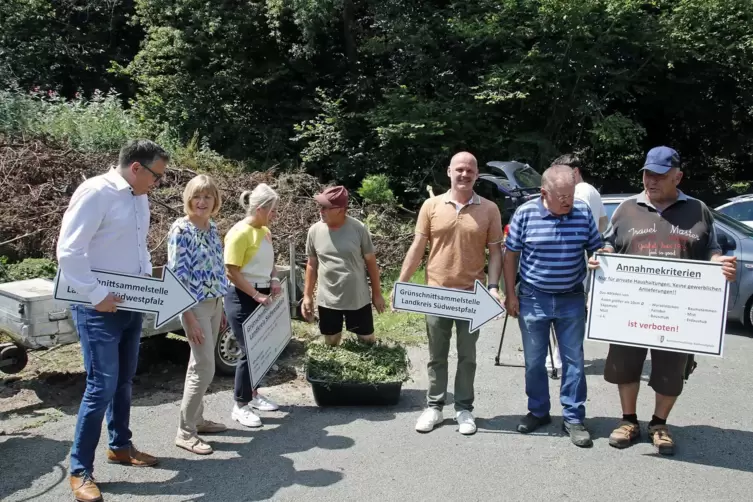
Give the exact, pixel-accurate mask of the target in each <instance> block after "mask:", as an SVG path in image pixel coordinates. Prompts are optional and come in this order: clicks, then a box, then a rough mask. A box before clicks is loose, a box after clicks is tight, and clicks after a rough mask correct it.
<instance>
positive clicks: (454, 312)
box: [392, 280, 505, 333]
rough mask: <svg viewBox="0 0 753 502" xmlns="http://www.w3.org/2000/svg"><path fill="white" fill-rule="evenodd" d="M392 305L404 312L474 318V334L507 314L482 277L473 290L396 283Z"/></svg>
mask: <svg viewBox="0 0 753 502" xmlns="http://www.w3.org/2000/svg"><path fill="white" fill-rule="evenodd" d="M392 307H393V308H394V309H395V310H401V311H403V312H413V313H416V314H429V315H435V316H440V317H449V318H452V319H460V320H461V321H471V326H470V332H471V333H473V332H474V331H476V330H478V329H480V328H481V326H483V325H484V324H486V323H487V322H489V321H491V320H492V319H494V318H495V317H497V316H499V315H501V314H504V313H505V309H504V308H503V307H502V305H500V304H499V302H498V301H497V299H496V298H494V297H493V296H492V295H491V293H489V291H488V290H487V289H486V287H484V285H483V284H481V281H479V280H476V283H475V284H474V287H473V291H463V290H461V289H453V288H441V287H438V286H425V285H423V284H414V283H412V282H396V283H395V292H394V294H393V296H392Z"/></svg>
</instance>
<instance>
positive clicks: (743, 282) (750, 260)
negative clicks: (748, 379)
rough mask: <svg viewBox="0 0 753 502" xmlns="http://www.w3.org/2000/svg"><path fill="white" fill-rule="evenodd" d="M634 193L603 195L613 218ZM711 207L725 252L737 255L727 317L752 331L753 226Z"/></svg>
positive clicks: (610, 216)
mask: <svg viewBox="0 0 753 502" xmlns="http://www.w3.org/2000/svg"><path fill="white" fill-rule="evenodd" d="M633 195H634V194H608V195H602V196H601V200H602V201H603V202H604V209H605V210H606V212H607V217H608V218H609V220H610V221H611V219H612V214H613V213H614V211H615V209H617V206H619V205H620V203H621V202H622V201H623V200H625V199H627V198H629V197H632V196H633ZM709 209H710V210H711V212H712V213H713V215H714V226H715V227H716V233H717V239H718V241H719V245H720V246H721V247H722V251H723V252H724V254H725V255H728V256H736V257H737V280H736V281H735V282H732V283H730V288H729V304H728V307H727V320H731V321H736V322H740V323H742V324H743V325H744V326H745V327H746V328H747V329H748V330H750V331H752V332H753V228H751V227H749V226H747V225H745V224H743V223H741V222H739V221H737V220H736V219H733V218H730V217H729V216H727V215H726V214H723V213H721V212H719V211H717V210H716V209H713V208H709Z"/></svg>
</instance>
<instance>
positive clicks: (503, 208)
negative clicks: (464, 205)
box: [474, 160, 541, 225]
mask: <svg viewBox="0 0 753 502" xmlns="http://www.w3.org/2000/svg"><path fill="white" fill-rule="evenodd" d="M474 190H475V191H476V193H477V194H479V195H480V196H482V197H484V198H486V199H489V200H491V201H492V202H494V203H496V204H497V206H499V210H500V212H501V213H502V224H503V225H506V224H507V223H508V222H509V221H510V218H512V215H513V213H514V212H515V209H517V207H518V206H520V205H521V204H523V203H524V202H526V201H528V200H530V199H533V198H536V197H538V196H539V195H540V194H541V175H540V174H539V173H538V172H537V171H536V170H535V169H533V168H532V167H531V166H529V165H528V164H523V163H522V162H516V161H505V162H502V161H496V160H493V161H491V162H487V163H486V167H485V168H482V169H481V172H480V173H479V178H478V180H477V181H476V186H475V187H474Z"/></svg>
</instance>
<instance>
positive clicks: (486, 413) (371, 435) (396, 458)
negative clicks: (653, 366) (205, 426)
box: [0, 322, 753, 502]
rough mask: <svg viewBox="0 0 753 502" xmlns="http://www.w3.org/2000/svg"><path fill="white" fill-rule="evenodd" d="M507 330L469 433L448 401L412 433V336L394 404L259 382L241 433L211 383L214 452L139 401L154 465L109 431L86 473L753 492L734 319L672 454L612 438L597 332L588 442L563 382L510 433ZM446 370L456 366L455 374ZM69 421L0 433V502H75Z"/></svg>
mask: <svg viewBox="0 0 753 502" xmlns="http://www.w3.org/2000/svg"><path fill="white" fill-rule="evenodd" d="M510 326H512V327H510ZM500 331H501V322H495V323H494V324H492V325H490V326H488V327H485V328H484V330H483V333H482V336H481V339H480V341H479V345H478V354H479V357H478V362H479V367H478V373H477V378H476V382H477V385H476V389H477V394H476V411H475V414H476V416H477V423H478V429H479V430H478V433H477V434H476V435H474V436H471V437H465V436H461V435H460V434H459V433H458V432H457V429H456V425H455V423H454V422H453V421H452V420H450V417H451V413H452V410H451V409H447V411H446V412H445V417H446V421H445V423H444V425H443V426H442V427H440V428H438V429H435V430H434V431H433V432H431V433H429V434H419V433H417V432H415V430H414V424H415V420H416V418H417V417H418V415H419V414H420V412H421V410H422V408H423V403H424V395H425V389H426V376H425V373H426V372H425V363H426V350H425V348H416V349H412V350H411V357H412V361H413V365H414V373H415V381H413V382H409V383H408V384H407V385H406V386H405V387H404V388H403V395H402V399H401V403H400V404H399V405H398V406H396V407H394V408H370V409H365V408H358V409H322V408H319V407H317V406H316V405H315V403H314V402H313V398H312V396H311V392H310V390H309V389H304V390H303V391H292V392H291V391H289V390H285V389H284V387H283V386H281V387H274V388H271V389H269V391H268V392H267V393H268V394H269V395H270V396H271V397H273V398H278V399H280V401H281V404H283V405H284V407H283V408H282V410H281V411H280V412H276V413H263V414H262V416H263V419H264V422H265V426H264V428H263V429H256V430H249V429H244V428H243V427H242V426H240V425H239V424H237V423H235V422H231V421H230V420H229V414H230V409H231V406H232V394H231V392H230V391H222V392H218V393H215V394H212V395H211V396H209V397H208V398H207V409H208V410H209V411H208V418H210V419H213V420H218V421H219V420H222V421H225V423H227V424H229V425H230V426H231V430H229V431H228V432H227V433H224V434H221V435H217V436H213V437H211V439H213V445H214V448H215V450H216V451H215V453H214V454H213V455H211V456H209V457H200V456H196V455H192V454H189V453H188V452H185V451H184V450H181V449H178V448H176V447H175V446H174V445H173V438H174V434H175V426H176V422H177V413H178V406H179V403H178V402H168V403H165V404H161V405H157V406H148V407H147V406H138V405H136V406H134V408H133V411H132V421H131V423H132V429H133V431H134V440H135V442H136V444H137V446H139V447H141V448H143V449H145V450H146V451H149V452H150V453H153V454H155V455H158V456H159V457H160V458H161V464H160V465H159V466H158V467H156V468H147V469H135V468H127V467H121V466H113V465H109V464H106V463H105V462H104V461H103V457H104V455H103V451H104V450H103V448H104V445H105V444H106V439H105V435H104V431H103V436H102V440H101V442H100V452H99V453H98V457H97V463H96V467H95V469H96V471H95V476H96V477H97V479H98V481H99V482H100V486H101V488H102V489H103V491H104V493H105V500H107V501H137V500H138V501H146V500H150V501H152V500H159V501H171V502H172V501H187V500H193V501H199V500H201V501H257V500H305V501H307V502H313V501H318V500H338V501H339V500H358V501H359V502H370V501H383V500H398V499H404V500H416V501H419V500H420V501H423V500H433V499H442V500H465V501H476V500H479V501H480V500H525V501H529V500H543V501H550V500H552V501H555V500H556V501H561V500H578V501H591V500H593V501H605V500H609V501H622V500H625V501H636V500H659V501H662V502H667V501H683V502H687V501H695V500H698V501H708V500H714V501H721V500H735V501H739V500H751V492H753V474H752V472H753V404H752V403H753V399H751V397H750V395H751V392H750V389H751V387H753V358H751V356H750V355H749V354H751V352H752V351H753V339H751V338H749V337H747V336H743V335H742V334H741V329H740V328H737V327H734V326H731V327H730V332H731V333H735V332H736V333H737V334H729V335H728V336H727V337H726V342H725V355H724V358H723V359H716V358H709V357H702V358H699V367H698V368H697V370H696V372H695V374H693V375H692V376H691V378H690V381H689V382H688V384H687V386H686V390H685V393H684V394H683V395H682V396H681V398H680V400H679V401H678V403H677V406H676V408H675V410H674V412H673V414H672V416H671V420H670V424H671V426H672V430H673V432H674V436H675V439H676V441H677V445H678V446H677V453H676V455H675V456H674V457H660V456H658V455H656V454H655V453H654V450H653V447H652V446H651V444H650V443H649V442H647V441H644V442H642V443H639V444H636V445H634V446H633V447H631V448H629V449H626V450H616V449H614V448H611V447H610V446H609V445H608V444H607V437H608V436H609V433H610V432H611V430H612V429H613V428H614V426H615V424H616V421H617V417H618V416H619V413H620V408H619V400H618V396H617V392H616V389H615V388H614V387H613V386H611V385H609V384H607V383H606V382H604V380H603V377H602V375H601V371H602V369H603V364H604V358H605V356H606V346H605V345H602V344H599V343H593V342H589V343H587V344H586V359H587V363H586V364H587V373H588V395H589V399H588V406H587V414H588V422H587V425H588V427H589V428H590V430H591V431H592V434H593V435H594V437H595V445H594V447H593V448H590V449H579V448H577V447H575V446H573V445H572V444H571V443H570V441H569V439H568V438H567V437H565V436H564V435H563V434H562V432H561V407H560V405H559V397H558V396H559V392H558V388H559V383H560V381H559V380H551V386H550V388H551V393H552V394H551V395H552V402H553V410H552V413H553V415H554V423H553V424H552V425H550V426H549V427H547V428H546V429H544V430H542V431H541V432H540V433H538V432H537V433H535V434H532V435H528V436H524V435H521V434H519V433H517V432H515V426H516V425H517V423H518V420H519V419H520V418H521V416H522V415H524V414H525V412H526V409H525V402H526V399H525V394H524V387H523V369H522V368H520V367H514V366H515V365H519V364H521V363H522V357H521V356H522V352H521V351H520V348H521V344H520V334H519V331H518V329H517V326H515V323H509V324H508V332H507V335H506V337H505V343H504V347H503V357H502V363H503V364H508V365H512V366H495V365H494V356H495V354H496V349H497V344H498V342H499V333H500ZM454 357H455V355H454V354H453V359H452V362H451V367H453V366H454V362H455V359H454ZM648 367H649V365H648V364H647V365H646V370H648ZM453 374H454V368H453V371H452V373H451V379H450V381H451V382H452V376H453ZM647 374H648V372H647V371H644V379H645V377H646V375H647ZM450 391H452V388H451V387H450ZM652 411H653V396H652V393H651V392H650V389H648V388H646V387H644V388H643V389H642V392H641V395H640V399H639V413H638V416H639V419H640V420H641V423H642V426H643V427H644V431H645V426H646V424H647V422H648V420H649V419H650V417H651V412H652ZM74 424H75V417H71V416H65V417H64V418H62V419H61V420H59V421H56V422H54V423H48V424H45V425H43V426H42V427H40V428H37V429H33V430H31V431H28V435H12V436H4V437H0V500H3V501H5V502H19V501H26V500H34V501H38V502H47V501H50V502H52V501H54V502H59V501H65V500H72V497H71V496H70V490H69V487H68V478H67V467H68V452H69V448H70V441H71V436H72V431H73V427H74ZM644 437H645V436H644ZM208 438H210V437H209V436H208Z"/></svg>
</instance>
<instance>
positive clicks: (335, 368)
mask: <svg viewBox="0 0 753 502" xmlns="http://www.w3.org/2000/svg"><path fill="white" fill-rule="evenodd" d="M306 364H307V367H308V374H309V377H310V378H312V379H314V380H320V381H324V382H328V383H334V382H349V383H351V382H352V383H373V384H377V383H397V382H405V381H406V380H408V379H409V378H410V376H409V375H410V372H409V369H410V361H409V360H408V354H407V352H406V350H405V347H403V346H401V345H391V344H387V343H385V342H382V341H381V340H377V342H376V343H375V344H374V345H371V346H369V345H366V344H363V343H361V342H358V341H356V340H352V339H348V340H344V341H343V342H342V343H341V344H340V346H339V347H330V346H328V345H325V344H321V343H311V344H309V346H308V349H307V350H306Z"/></svg>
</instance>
